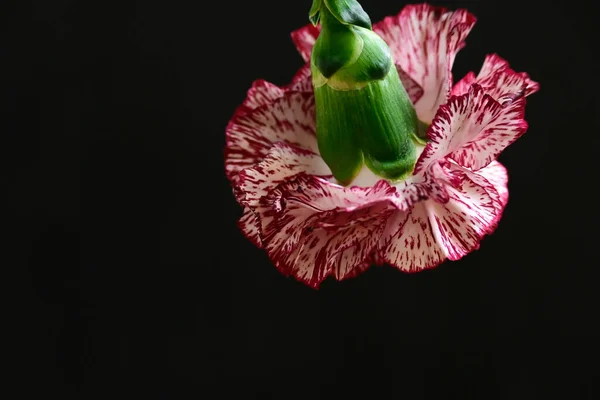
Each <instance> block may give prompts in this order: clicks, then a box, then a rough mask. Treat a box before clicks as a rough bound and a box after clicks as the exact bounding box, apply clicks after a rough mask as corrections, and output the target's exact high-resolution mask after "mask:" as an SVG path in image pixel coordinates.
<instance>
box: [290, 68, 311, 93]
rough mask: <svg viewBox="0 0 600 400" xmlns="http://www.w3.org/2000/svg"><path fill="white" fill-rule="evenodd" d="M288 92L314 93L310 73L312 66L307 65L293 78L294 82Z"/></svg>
mask: <svg viewBox="0 0 600 400" xmlns="http://www.w3.org/2000/svg"><path fill="white" fill-rule="evenodd" d="M287 90H294V91H297V92H306V93H312V92H313V90H314V89H313V84H312V76H311V72H310V64H309V63H306V64H304V65H303V66H302V68H300V69H299V70H298V72H296V75H294V77H293V78H292V82H291V83H290V84H289V86H288V87H287Z"/></svg>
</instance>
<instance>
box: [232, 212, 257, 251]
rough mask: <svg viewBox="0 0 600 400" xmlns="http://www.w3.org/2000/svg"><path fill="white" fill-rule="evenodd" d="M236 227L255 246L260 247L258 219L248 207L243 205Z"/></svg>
mask: <svg viewBox="0 0 600 400" xmlns="http://www.w3.org/2000/svg"><path fill="white" fill-rule="evenodd" d="M238 227H239V228H240V230H241V231H242V233H243V234H244V236H246V237H247V238H248V239H249V240H250V241H251V242H252V243H254V245H255V246H257V247H259V248H262V239H261V237H260V221H259V219H258V216H257V215H256V213H255V212H254V211H252V209H251V208H250V207H244V213H243V214H242V217H241V218H240V220H239V221H238Z"/></svg>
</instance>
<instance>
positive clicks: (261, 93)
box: [236, 79, 285, 114]
mask: <svg viewBox="0 0 600 400" xmlns="http://www.w3.org/2000/svg"><path fill="white" fill-rule="evenodd" d="M284 92H285V91H284V90H283V89H282V88H280V87H279V86H277V85H274V84H272V83H270V82H267V81H265V80H262V79H259V80H256V81H254V82H252V87H250V89H248V93H247V95H246V99H244V102H243V103H242V105H241V106H240V107H239V108H238V110H237V111H236V113H237V114H245V113H248V112H250V111H252V110H254V109H255V108H258V107H262V106H266V105H268V104H271V103H273V102H274V101H275V100H277V99H278V98H280V97H281V96H283V94H284Z"/></svg>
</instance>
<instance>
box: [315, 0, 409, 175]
mask: <svg viewBox="0 0 600 400" xmlns="http://www.w3.org/2000/svg"><path fill="white" fill-rule="evenodd" d="M309 18H310V20H311V21H312V23H313V24H315V25H316V24H317V23H318V22H320V23H321V33H320V35H319V37H318V39H317V41H316V43H315V46H314V48H313V52H312V57H311V71H312V79H313V86H314V89H315V103H316V122H317V140H318V144H319V151H320V152H321V156H322V157H323V159H324V160H325V162H326V163H327V164H328V165H329V167H330V168H331V170H332V172H333V175H334V176H335V178H336V179H337V180H338V181H339V182H340V183H341V184H344V185H346V184H350V183H351V182H352V179H354V177H355V176H356V175H357V174H358V172H359V171H360V169H361V168H362V166H363V164H366V166H367V167H368V168H369V169H371V170H372V171H373V172H374V173H375V174H377V175H379V176H381V177H383V178H386V179H389V180H392V181H394V180H400V179H404V178H405V177H407V176H408V175H410V174H411V173H412V171H413V169H414V165H415V162H416V149H415V143H414V142H413V140H416V141H418V140H417V138H418V136H419V127H418V120H417V116H416V113H415V110H414V107H413V105H412V103H411V101H410V98H409V97H408V94H407V93H406V90H405V89H404V87H403V86H402V82H401V81H400V78H399V77H398V72H397V71H396V68H395V66H394V63H393V61H392V57H391V53H390V50H389V47H388V46H387V44H386V43H385V42H384V41H383V39H381V37H379V36H378V35H377V34H376V33H375V32H373V31H372V29H371V20H370V19H369V16H368V15H367V14H366V13H365V12H364V10H363V9H362V7H361V6H360V4H359V3H358V2H357V1H355V0H314V1H313V6H312V8H311V10H310V12H309Z"/></svg>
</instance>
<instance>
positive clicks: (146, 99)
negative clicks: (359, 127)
mask: <svg viewBox="0 0 600 400" xmlns="http://www.w3.org/2000/svg"><path fill="white" fill-rule="evenodd" d="M310 3H311V1H309V0H302V1H300V0H298V1H281V0H278V1H275V0H273V1H271V0H260V1H259V0H256V1H241V2H235V1H210V2H204V1H200V0H196V1H191V0H190V1H152V0H145V1H137V2H135V1H119V2H110V1H91V0H90V1H75V0H53V1H33V2H25V1H22V2H19V3H15V4H12V5H11V3H5V4H7V5H8V12H7V13H3V15H4V17H7V16H8V18H6V19H5V22H4V23H3V24H2V27H1V30H2V36H1V39H0V40H1V43H0V44H1V51H2V53H1V57H2V61H1V63H2V68H3V70H4V71H5V72H3V73H2V80H3V84H2V87H1V88H0V90H1V91H3V92H4V93H3V96H4V97H6V98H8V100H9V101H8V102H7V103H6V104H5V106H4V109H3V111H2V112H3V115H5V117H3V121H2V126H3V129H2V134H1V135H0V136H1V140H2V145H1V151H2V154H3V159H4V160H8V163H7V167H6V169H5V171H8V174H7V180H8V189H7V198H8V202H9V207H8V209H7V211H8V214H9V216H11V217H13V218H12V219H14V221H15V222H16V224H14V225H8V226H9V234H10V236H11V239H12V240H11V241H9V242H8V245H7V250H8V252H7V253H11V254H12V253H14V255H16V257H15V258H14V259H13V261H11V262H10V264H6V265H7V266H10V267H11V268H9V269H10V270H14V271H18V272H19V273H20V278H19V282H24V283H25V286H24V287H23V289H19V292H18V294H17V295H16V296H15V297H14V298H12V300H11V301H10V303H8V304H9V308H11V309H12V310H13V311H14V310H18V311H17V312H16V316H17V317H18V320H17V322H16V323H14V324H13V323H10V324H8V323H7V327H8V328H10V330H11V331H14V332H15V333H17V335H18V337H19V339H21V340H20V341H18V343H19V344H18V345H13V344H12V342H10V343H9V344H10V346H11V347H13V349H16V350H17V351H18V353H19V357H18V358H17V360H16V362H15V363H12V364H11V365H10V367H11V371H12V372H15V373H16V376H18V377H21V378H24V382H23V383H24V384H23V385H21V386H20V393H21V394H23V396H25V395H26V394H28V393H29V392H34V391H37V390H43V391H44V392H45V393H46V394H47V395H53V394H60V395H65V396H68V397H70V396H73V397H74V398H78V399H95V398H101V399H107V398H129V399H133V398H163V399H167V398H168V399H187V398H206V399H217V398H227V397H228V396H232V397H231V398H244V399H246V398H248V399H296V398H302V399H318V398H328V399H329V398H336V399H337V398H341V399H342V398H368V399H389V398H394V399H395V398H398V399H420V398H427V399H471V398H472V399H486V400H487V399H493V398H498V399H511V400H517V399H544V398H547V397H546V396H548V395H554V396H558V397H557V398H563V399H591V398H593V396H594V395H595V396H600V394H599V393H600V392H599V388H598V383H597V382H598V381H597V380H598V379H599V367H598V361H597V356H598V352H597V343H598V334H599V330H598V328H596V323H597V321H596V320H597V318H598V305H599V302H598V299H599V296H598V294H597V289H596V287H597V281H596V279H595V277H596V276H597V273H596V269H597V268H598V257H597V246H598V244H597V239H598V235H597V234H596V233H595V232H594V229H595V228H596V227H597V226H598V222H599V221H598V212H597V197H596V195H595V194H594V190H596V189H597V188H595V186H596V185H597V176H598V174H597V172H598V171H597V167H596V163H597V160H598V157H599V156H600V153H599V152H598V150H597V149H598V145H599V140H598V132H599V126H598V122H597V121H598V106H597V100H596V96H597V93H598V85H597V81H598V80H597V73H598V63H597V61H596V57H597V54H594V48H595V46H596V43H595V42H594V41H593V39H592V37H593V36H592V33H593V32H594V30H593V26H594V25H592V18H593V14H594V13H593V12H592V8H591V6H586V5H585V3H582V4H577V3H576V2H573V1H569V2H566V1H564V2H552V4H550V3H548V4H542V3H540V4H539V5H538V4H537V3H534V2H525V1H521V2H519V3H517V4H509V3H506V2H490V1H485V2H483V1H482V2H476V1H472V2H452V1H450V0H449V1H445V2H437V1H436V2H434V3H435V4H444V5H446V6H448V7H450V8H457V7H467V8H468V9H469V10H471V11H472V12H473V13H474V14H475V15H476V16H477V17H478V23H477V25H476V27H475V28H474V30H473V31H472V33H471V35H470V36H469V38H468V39H467V47H466V48H465V49H464V50H463V51H462V52H461V53H460V54H459V56H458V57H457V60H456V64H455V68H454V72H455V76H457V77H460V76H462V75H463V74H464V73H466V72H467V71H469V70H475V71H478V68H479V67H480V65H481V63H482V61H483V58H484V55H485V54H487V53H492V52H497V53H499V54H500V55H501V56H502V57H504V58H506V59H508V60H509V61H510V62H511V64H512V66H513V67H514V68H515V69H516V70H520V71H527V72H529V73H530V74H531V76H532V78H533V79H535V80H537V81H539V82H540V83H541V91H540V92H539V93H537V94H535V95H533V96H531V97H530V98H529V101H528V106H527V120H528V122H529V123H530V129H529V131H528V133H527V134H526V135H525V136H524V137H523V138H521V139H520V140H519V141H518V142H517V143H516V144H514V145H513V146H511V147H510V148H509V149H508V150H506V151H505V152H504V153H503V154H502V156H501V158H500V160H501V161H502V162H503V163H505V164H506V166H507V167H508V169H509V172H510V184H509V187H510V191H511V198H510V202H509V204H508V207H507V209H506V212H505V214H504V218H503V219H502V221H501V223H500V226H499V228H498V230H497V232H496V233H495V234H494V235H493V236H490V237H488V238H486V239H485V240H484V241H483V243H482V246H481V249H480V250H479V251H476V252H474V253H472V254H470V255H469V256H467V257H466V258H464V259H463V260H461V261H459V262H446V263H445V264H443V265H442V266H440V267H439V268H437V269H434V270H431V271H427V272H423V273H419V274H416V275H407V274H403V273H400V272H398V271H396V270H394V269H392V268H390V267H381V268H372V269H370V270H369V271H368V272H367V273H365V274H364V275H361V276H360V277H359V278H357V279H353V280H349V281H345V282H342V283H337V282H335V281H333V280H328V281H326V282H325V283H324V284H323V285H322V287H321V289H320V290H319V291H315V290H312V289H310V288H308V287H305V286H303V285H302V284H299V283H297V282H296V281H294V280H293V279H290V278H285V277H283V276H281V275H280V274H279V273H278V272H277V271H276V269H275V268H274V267H273V266H272V265H271V264H270V263H269V261H268V259H267V257H266V255H265V254H264V253H263V252H262V251H261V250H259V249H257V248H255V247H254V246H253V245H252V244H250V243H249V242H248V241H247V240H246V239H245V238H244V237H243V236H242V234H241V233H240V232H239V231H238V229H237V227H236V225H235V223H236V220H237V218H238V217H239V216H240V209H239V207H238V206H237V204H236V202H235V200H234V198H233V196H232V193H231V189H230V186H229V184H228V182H227V180H226V179H225V176H224V168H223V146H224V142H225V140H224V139H225V137H224V129H225V126H226V123H227V121H228V119H229V117H230V116H231V115H232V113H233V111H234V109H235V108H236V106H237V105H238V104H239V103H240V102H241V101H242V100H243V99H244V96H245V91H246V90H247V89H248V87H249V86H250V85H251V83H252V81H253V80H254V79H257V78H264V79H267V80H269V81H271V82H274V83H276V84H281V85H283V84H285V83H287V82H288V81H289V80H290V78H291V77H292V75H293V74H294V73H295V71H296V69H297V68H299V67H300V66H301V65H302V61H301V58H300V56H299V55H297V53H296V51H295V49H294V46H293V44H292V42H291V40H290V37H289V33H290V31H292V30H293V29H296V28H299V27H300V26H302V25H303V24H305V23H306V22H307V12H308V9H309V7H310ZM362 4H363V6H364V8H365V9H366V10H367V12H368V13H369V14H370V15H371V17H372V19H373V20H374V21H378V20H380V19H382V18H383V17H384V16H386V15H391V14H395V13H397V12H398V11H399V10H400V9H401V8H402V6H403V4H404V3H402V2H401V1H383V0H363V1H362ZM5 7H6V5H5ZM586 7H587V8H586ZM8 283H9V284H11V285H12V281H8ZM15 343H17V342H15ZM24 398H26V396H25V397H24ZM595 398H598V397H595Z"/></svg>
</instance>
